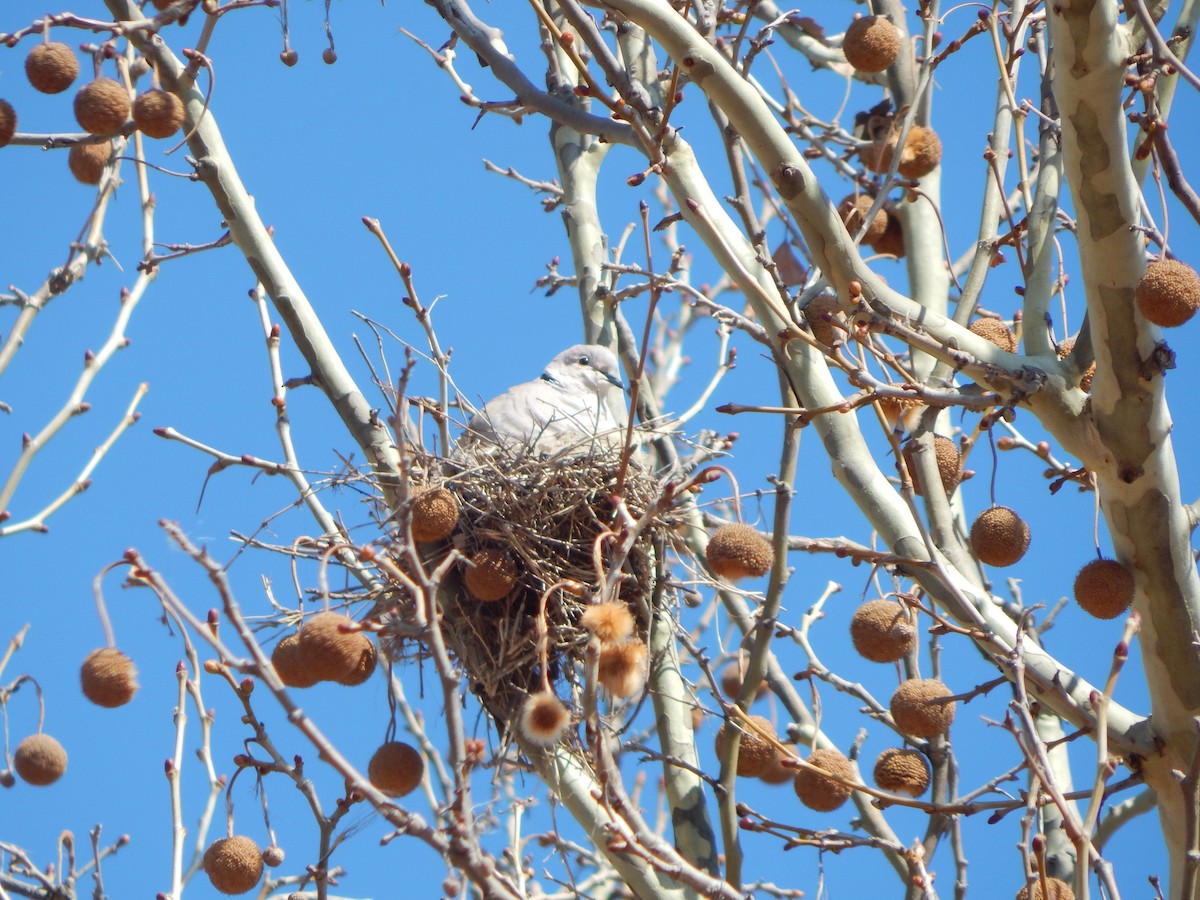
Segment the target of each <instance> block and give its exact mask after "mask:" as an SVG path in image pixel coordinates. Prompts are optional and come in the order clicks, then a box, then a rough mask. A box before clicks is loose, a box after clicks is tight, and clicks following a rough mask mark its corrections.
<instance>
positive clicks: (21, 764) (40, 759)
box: [13, 734, 67, 787]
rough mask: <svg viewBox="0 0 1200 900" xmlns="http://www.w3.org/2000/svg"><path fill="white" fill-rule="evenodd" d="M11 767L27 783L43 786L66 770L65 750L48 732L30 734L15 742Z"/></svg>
mask: <svg viewBox="0 0 1200 900" xmlns="http://www.w3.org/2000/svg"><path fill="white" fill-rule="evenodd" d="M13 768H14V769H16V770H17V774H18V775H20V776H21V780H22V781H24V782H26V783H27V784H32V785H35V786H37V787H45V786H46V785H48V784H54V782H56V781H58V779H60V778H62V776H63V773H64V772H66V771H67V751H66V750H64V749H63V745H62V744H60V743H59V742H58V741H56V740H55V739H54V738H52V737H50V735H48V734H31V735H30V736H29V737H27V738H25V740H23V741H21V743H19V744H17V751H16V753H14V754H13Z"/></svg>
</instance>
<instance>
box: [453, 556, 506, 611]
mask: <svg viewBox="0 0 1200 900" xmlns="http://www.w3.org/2000/svg"><path fill="white" fill-rule="evenodd" d="M463 581H464V582H465V583H466V585H467V590H468V591H470V593H471V596H472V597H474V598H475V599H476V600H479V601H480V602H482V603H491V602H493V601H495V600H503V599H504V598H505V597H507V596H508V595H509V592H510V591H512V589H513V585H515V584H516V583H517V566H516V563H514V562H513V561H512V560H511V559H510V558H509V556H508V554H507V553H505V552H504V551H503V550H500V549H497V548H495V547H485V548H484V549H483V550H480V551H479V552H478V553H476V554H475V555H474V556H472V557H471V565H470V567H468V569H467V572H466V574H465V575H464V576H463Z"/></svg>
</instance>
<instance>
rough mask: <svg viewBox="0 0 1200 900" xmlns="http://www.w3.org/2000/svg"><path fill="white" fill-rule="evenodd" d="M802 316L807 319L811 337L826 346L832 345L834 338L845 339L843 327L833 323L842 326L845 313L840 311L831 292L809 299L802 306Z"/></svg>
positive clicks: (839, 305) (844, 320) (840, 307)
mask: <svg viewBox="0 0 1200 900" xmlns="http://www.w3.org/2000/svg"><path fill="white" fill-rule="evenodd" d="M804 318H805V319H807V320H808V327H809V328H811V329H812V333H813V337H815V338H816V339H817V340H818V341H820V342H821V343H822V344H824V345H825V346H826V347H832V346H833V342H834V340H836V339H839V338H840V339H841V340H842V341H843V342H844V341H845V339H846V332H845V330H844V328H839V327H838V326H837V325H834V324H833V323H834V322H835V321H836V322H838V323H839V324H841V325H843V326H844V325H845V324H846V314H845V313H843V312H842V306H841V304H840V303H839V302H838V298H837V297H835V296H833V295H832V294H819V295H818V296H816V297H814V298H813V299H812V300H810V301H809V303H808V306H806V307H804Z"/></svg>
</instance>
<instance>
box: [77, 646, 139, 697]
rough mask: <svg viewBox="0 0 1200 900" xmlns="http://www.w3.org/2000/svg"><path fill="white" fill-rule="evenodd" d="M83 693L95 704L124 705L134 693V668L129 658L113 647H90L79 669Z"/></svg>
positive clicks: (135, 685)
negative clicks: (90, 649)
mask: <svg viewBox="0 0 1200 900" xmlns="http://www.w3.org/2000/svg"><path fill="white" fill-rule="evenodd" d="M79 682H80V685H81V686H82V687H83V696H85V697H87V698H88V699H89V700H91V701H92V702H93V703H95V704H96V705H97V706H103V707H105V708H107V709H115V708H116V707H118V706H124V705H125V704H126V703H128V702H129V701H130V700H132V699H133V695H134V694H136V693H137V689H138V682H137V668H136V667H135V666H134V664H133V660H132V659H130V658H129V657H128V656H126V655H125V654H124V653H122V652H121V651H120V650H118V649H117V648H116V647H103V648H101V649H99V650H93V651H92V652H91V653H89V654H88V655H87V657H86V658H85V659H84V660H83V666H82V667H81V668H80V670H79Z"/></svg>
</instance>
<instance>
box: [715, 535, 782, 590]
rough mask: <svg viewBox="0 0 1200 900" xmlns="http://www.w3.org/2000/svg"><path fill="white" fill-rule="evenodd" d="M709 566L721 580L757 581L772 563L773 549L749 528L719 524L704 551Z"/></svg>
mask: <svg viewBox="0 0 1200 900" xmlns="http://www.w3.org/2000/svg"><path fill="white" fill-rule="evenodd" d="M704 555H705V558H707V559H708V565H709V566H710V567H711V568H712V570H713V571H714V572H716V573H717V574H718V575H720V576H721V577H722V578H727V579H729V580H730V581H736V580H738V579H739V578H760V577H762V576H763V575H766V574H767V573H768V572H769V571H771V566H773V565H774V564H775V550H774V548H773V547H772V546H771V542H770V541H769V540H767V538H766V537H764V536H763V535H761V534H759V533H758V531H756V530H755V529H754V527H753V526H752V525H742V524H740V523H737V522H735V523H732V524H729V525H722V526H721V527H720V528H718V529H717V530H716V531H715V532H713V535H712V537H711V538H710V539H709V541H708V547H707V548H706V549H705V551H704Z"/></svg>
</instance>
